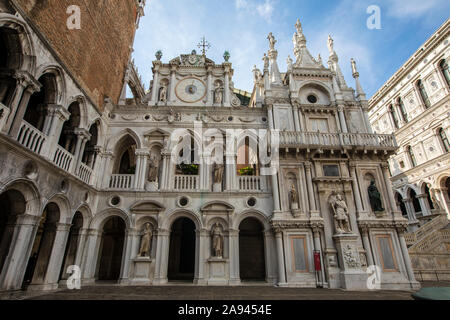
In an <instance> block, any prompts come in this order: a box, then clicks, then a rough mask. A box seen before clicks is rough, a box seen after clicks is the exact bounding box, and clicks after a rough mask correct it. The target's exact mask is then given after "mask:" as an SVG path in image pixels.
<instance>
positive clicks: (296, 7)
mask: <svg viewBox="0 0 450 320" xmlns="http://www.w3.org/2000/svg"><path fill="white" fill-rule="evenodd" d="M370 5H378V6H379V7H380V8H381V27H382V29H381V30H369V29H368V28H367V25H366V21H367V19H368V17H369V14H367V13H366V10H367V7H368V6H370ZM145 13H146V15H145V17H143V18H142V20H141V23H140V28H139V29H138V31H137V34H136V39H135V44H134V53H133V57H134V59H135V63H136V65H137V66H138V68H139V72H140V74H141V75H142V78H143V81H144V84H145V88H146V89H148V87H149V83H150V80H151V79H152V72H151V67H152V61H153V60H155V52H156V51H157V50H162V52H163V58H162V60H163V61H164V62H168V61H169V60H171V59H173V58H175V57H177V56H179V55H180V54H184V53H190V52H191V51H192V50H193V49H196V50H197V51H200V50H199V49H198V48H197V44H198V43H199V42H200V39H201V37H203V36H205V37H206V39H207V40H208V41H209V42H210V43H211V45H212V48H211V49H210V50H209V51H208V53H207V56H208V58H210V59H212V60H214V61H215V62H216V63H218V64H219V63H222V62H223V53H224V51H225V50H228V51H229V52H230V54H231V59H230V62H232V63H233V69H234V77H233V81H234V84H235V87H236V88H239V89H243V90H247V91H251V90H252V89H253V75H252V72H251V71H252V69H253V66H254V65H255V64H256V65H257V66H258V68H260V69H262V64H263V62H262V60H261V59H262V56H263V54H264V53H265V52H267V50H268V41H267V35H268V33H269V32H272V33H273V34H274V36H275V37H276V39H277V41H278V43H277V46H276V48H277V50H278V53H279V55H278V65H279V67H280V70H281V72H284V71H285V70H286V58H287V56H288V55H291V57H293V58H294V54H293V44H292V35H293V34H294V32H295V28H294V25H295V22H296V20H297V19H298V18H299V19H300V20H301V22H302V25H303V32H304V34H305V36H306V39H307V40H308V44H307V46H308V49H309V51H310V52H311V54H312V55H313V56H315V57H317V55H318V54H319V53H320V54H321V55H322V58H323V60H324V63H325V64H326V62H327V61H328V56H329V54H328V49H327V38H328V34H331V36H332V37H333V39H334V44H335V45H334V47H335V50H336V52H337V54H338V56H339V63H340V66H341V69H342V70H343V72H344V75H345V78H346V80H347V84H348V85H349V86H351V87H354V81H353V78H352V76H351V67H350V58H354V59H355V60H356V61H357V63H358V68H359V72H360V79H361V82H362V86H363V88H364V90H365V91H366V93H367V94H368V96H369V97H370V96H372V95H373V94H374V93H375V92H376V90H378V88H380V87H381V86H382V85H383V84H384V82H386V80H388V79H389V78H390V76H392V75H393V73H394V72H395V71H396V70H398V68H399V67H400V66H401V65H402V64H403V63H404V62H406V60H407V59H408V58H409V57H410V56H411V55H412V54H413V53H414V52H415V51H416V50H417V49H418V48H419V47H420V46H421V45H422V44H423V43H424V42H425V41H426V40H427V39H428V38H429V37H430V36H431V35H432V34H433V33H434V32H435V31H436V30H437V29H438V28H439V26H441V25H442V23H444V21H445V20H446V19H447V18H448V17H449V16H450V15H449V13H450V1H447V0H378V1H376V0H368V1H367V0H358V1H356V0H340V1H336V0H334V1H333V0H322V1H321V0H317V1H313V0H296V1H294V0H147V5H146V8H145Z"/></svg>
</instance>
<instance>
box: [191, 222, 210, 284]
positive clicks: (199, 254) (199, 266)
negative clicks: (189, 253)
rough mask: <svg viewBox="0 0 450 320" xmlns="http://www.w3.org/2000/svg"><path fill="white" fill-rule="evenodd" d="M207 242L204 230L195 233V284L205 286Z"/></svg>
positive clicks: (206, 231) (206, 233) (206, 232)
mask: <svg viewBox="0 0 450 320" xmlns="http://www.w3.org/2000/svg"><path fill="white" fill-rule="evenodd" d="M208 241H209V232H208V230H206V229H202V230H197V231H196V241H195V242H196V258H197V259H196V261H195V266H196V268H195V277H194V283H195V284H199V285H202V284H206V279H205V262H206V257H205V247H206V244H207V243H208Z"/></svg>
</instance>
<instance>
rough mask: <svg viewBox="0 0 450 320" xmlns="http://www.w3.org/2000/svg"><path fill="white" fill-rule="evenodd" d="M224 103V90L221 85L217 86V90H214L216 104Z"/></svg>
mask: <svg viewBox="0 0 450 320" xmlns="http://www.w3.org/2000/svg"><path fill="white" fill-rule="evenodd" d="M222 101H223V89H222V87H221V86H220V83H217V84H216V89H215V90H214V103H218V104H220V103H222Z"/></svg>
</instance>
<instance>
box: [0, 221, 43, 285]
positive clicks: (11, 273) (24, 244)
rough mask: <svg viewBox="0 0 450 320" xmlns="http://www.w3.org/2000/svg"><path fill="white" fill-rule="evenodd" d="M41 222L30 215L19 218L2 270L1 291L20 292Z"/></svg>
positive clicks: (0, 274) (0, 275) (0, 277)
mask: <svg viewBox="0 0 450 320" xmlns="http://www.w3.org/2000/svg"><path fill="white" fill-rule="evenodd" d="M40 220H41V217H40V216H34V215H30V214H21V215H18V216H17V221H16V225H15V228H14V234H13V237H12V240H11V244H10V251H9V252H8V256H7V257H6V259H5V262H4V265H3V269H2V270H0V271H1V273H0V290H19V289H20V288H21V287H22V281H23V277H24V276H25V271H26V267H27V264H28V258H29V256H30V254H31V250H32V246H33V243H34V238H35V236H36V231H37V228H38V226H39V222H40Z"/></svg>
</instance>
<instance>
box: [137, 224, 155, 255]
mask: <svg viewBox="0 0 450 320" xmlns="http://www.w3.org/2000/svg"><path fill="white" fill-rule="evenodd" d="M152 236H153V232H152V225H151V224H150V222H147V223H146V224H145V226H144V230H143V235H142V238H141V247H140V249H139V257H150V251H151V249H152Z"/></svg>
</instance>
